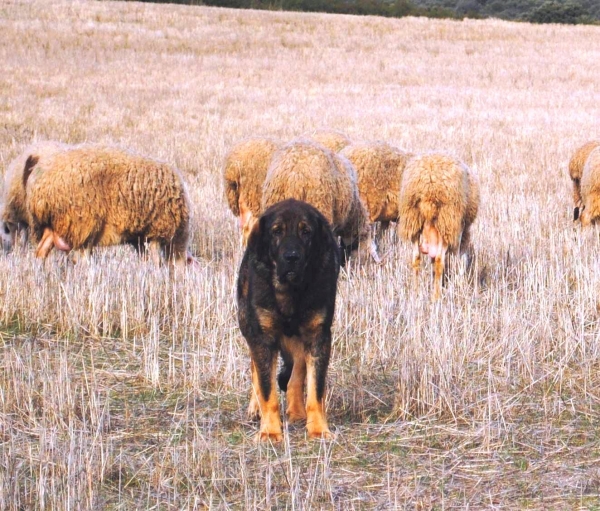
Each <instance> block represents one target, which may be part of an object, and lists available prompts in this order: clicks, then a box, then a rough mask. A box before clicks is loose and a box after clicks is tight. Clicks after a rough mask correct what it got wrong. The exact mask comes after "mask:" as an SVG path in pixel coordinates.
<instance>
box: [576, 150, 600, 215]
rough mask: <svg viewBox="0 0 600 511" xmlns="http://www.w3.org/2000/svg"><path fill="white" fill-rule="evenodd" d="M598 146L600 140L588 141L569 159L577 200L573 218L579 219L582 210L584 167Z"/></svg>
mask: <svg viewBox="0 0 600 511" xmlns="http://www.w3.org/2000/svg"><path fill="white" fill-rule="evenodd" d="M597 147H600V141H599V140H593V141H591V142H587V143H586V144H584V145H582V146H581V147H580V148H579V149H577V151H575V154H574V155H573V157H572V158H571V161H569V176H571V180H572V181H573V200H574V202H575V209H574V210H573V220H577V219H578V218H579V214H580V212H581V206H582V202H581V176H582V174H583V167H584V166H585V162H586V160H587V159H588V156H589V155H590V153H591V152H592V151H593V150H594V149H596V148H597Z"/></svg>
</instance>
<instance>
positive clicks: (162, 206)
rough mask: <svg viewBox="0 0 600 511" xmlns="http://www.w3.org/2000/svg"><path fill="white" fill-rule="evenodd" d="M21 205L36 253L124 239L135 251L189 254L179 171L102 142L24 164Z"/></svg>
mask: <svg viewBox="0 0 600 511" xmlns="http://www.w3.org/2000/svg"><path fill="white" fill-rule="evenodd" d="M25 169H26V172H25V174H24V176H23V180H24V182H25V183H26V206H27V209H28V210H29V215H30V218H31V224H30V227H31V231H32V236H33V237H34V239H36V240H37V241H39V244H38V246H37V250H36V257H39V258H43V259H45V258H46V257H47V256H48V254H49V253H50V251H51V250H52V249H53V248H57V249H58V250H62V251H65V252H69V251H71V250H79V249H91V248H92V247H95V246H110V245H118V244H130V245H133V246H134V247H136V248H137V249H138V250H139V251H140V252H142V251H144V250H145V246H144V243H145V242H148V243H149V246H150V249H151V250H153V252H155V253H156V252H157V251H158V249H159V248H162V249H163V251H164V256H165V259H167V260H168V261H173V262H177V263H182V262H183V263H185V262H190V263H191V262H194V261H193V258H192V257H191V256H190V255H188V252H187V245H188V238H189V221H190V202H189V199H188V194H187V191H186V188H185V185H184V183H183V180H182V177H181V175H180V174H179V172H178V171H177V170H176V169H174V168H173V167H170V166H169V165H167V164H165V163H160V162H157V161H154V160H151V159H149V158H145V157H142V156H138V155H134V154H131V153H128V152H125V151H123V150H120V149H116V148H111V147H103V146H87V145H84V146H79V147H72V148H69V149H67V150H63V151H59V152H57V153H55V154H54V155H52V156H51V157H49V158H45V159H38V158H37V157H35V156H30V157H29V158H28V160H27V164H26V166H25Z"/></svg>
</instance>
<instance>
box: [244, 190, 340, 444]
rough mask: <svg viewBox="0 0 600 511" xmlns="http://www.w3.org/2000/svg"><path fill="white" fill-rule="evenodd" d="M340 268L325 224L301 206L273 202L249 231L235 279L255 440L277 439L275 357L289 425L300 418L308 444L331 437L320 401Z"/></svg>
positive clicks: (279, 432)
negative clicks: (258, 420)
mask: <svg viewBox="0 0 600 511" xmlns="http://www.w3.org/2000/svg"><path fill="white" fill-rule="evenodd" d="M339 269H340V253H339V247H338V244H337V243H336V240H335V238H334V236H333V233H332V231H331V228H330V226H329V224H328V223H327V220H326V219H325V217H324V216H323V215H322V214H321V213H320V212H319V211H318V210H317V209H315V208H314V207H312V206H310V205H309V204H307V203H305V202H301V201H297V200H294V199H289V200H285V201H281V202H278V203H277V204H275V205H273V206H271V207H270V208H269V209H267V211H265V212H264V213H263V215H262V216H261V217H260V219H259V221H258V222H257V223H256V224H255V225H254V227H253V229H252V232H251V233H250V237H249V240H248V246H247V248H246V252H245V253H244V258H243V260H242V264H241V266H240V272H239V277H238V288H237V300H238V319H239V324H240V330H241V331H242V334H243V335H244V337H245V338H246V341H247V342H248V346H249V348H250V358H251V370H252V394H251V397H250V405H249V407H248V415H249V416H250V417H251V418H257V417H259V416H260V417H261V423H260V431H259V433H258V439H259V440H261V441H266V440H272V441H280V440H281V439H282V430H281V418H280V415H279V400H278V398H277V389H276V388H275V376H276V372H277V362H278V357H277V354H278V353H279V352H281V356H282V358H283V368H282V370H281V372H280V373H279V376H278V378H277V380H278V382H279V387H280V388H281V390H283V391H285V392H286V396H287V414H288V419H289V421H290V422H294V421H298V420H303V419H306V429H307V430H308V436H309V437H310V438H331V437H332V434H331V432H330V431H329V427H328V426H327V419H326V418H325V407H324V397H325V378H326V375H327V366H328V365H329V354H330V352H331V323H332V321H333V312H334V308H335V295H336V291H337V278H338V274H339ZM305 381H306V387H307V389H306V393H307V396H306V405H305V404H304V384H305Z"/></svg>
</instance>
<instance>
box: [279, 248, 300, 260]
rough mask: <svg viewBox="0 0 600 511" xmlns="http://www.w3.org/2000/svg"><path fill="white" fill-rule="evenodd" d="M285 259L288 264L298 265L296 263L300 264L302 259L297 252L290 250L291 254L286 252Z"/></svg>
mask: <svg viewBox="0 0 600 511" xmlns="http://www.w3.org/2000/svg"><path fill="white" fill-rule="evenodd" d="M283 258H284V259H285V260H286V262H288V263H296V262H298V259H300V254H299V253H298V252H296V251H295V250H290V251H289V252H286V253H285V254H283Z"/></svg>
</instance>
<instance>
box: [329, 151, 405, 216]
mask: <svg viewBox="0 0 600 511" xmlns="http://www.w3.org/2000/svg"><path fill="white" fill-rule="evenodd" d="M340 154H341V155H342V156H345V157H346V158H348V160H350V163H352V165H353V167H354V168H355V169H356V173H357V175H358V191H359V193H360V198H361V199H362V201H363V203H364V205H365V207H366V208H367V212H368V213H369V220H370V221H371V222H396V221H397V220H398V215H399V208H398V200H399V195H400V183H401V180H402V173H403V172H404V167H405V166H406V163H407V162H408V160H409V159H410V158H411V157H412V154H410V153H405V152H403V151H401V150H399V149H397V148H395V147H393V146H391V145H389V144H387V143H385V142H359V143H353V144H351V145H349V146H346V147H345V148H344V149H342V150H341V151H340Z"/></svg>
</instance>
